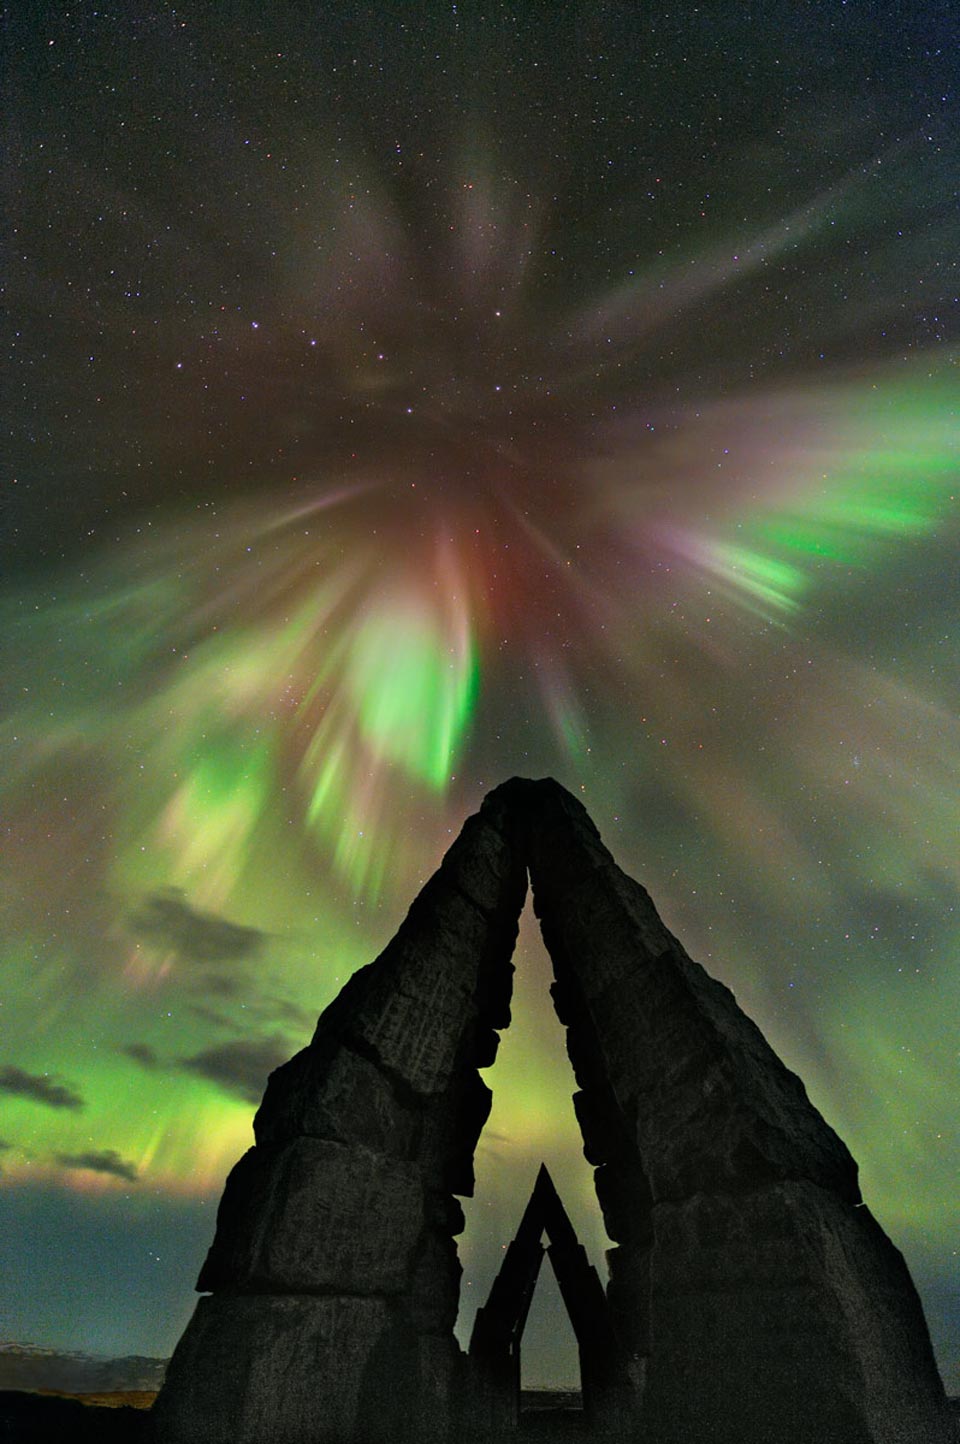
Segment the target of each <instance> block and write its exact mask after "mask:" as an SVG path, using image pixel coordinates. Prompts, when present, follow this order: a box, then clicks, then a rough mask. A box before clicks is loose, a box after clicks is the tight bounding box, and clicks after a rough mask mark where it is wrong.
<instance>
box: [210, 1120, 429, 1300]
mask: <svg viewBox="0 0 960 1444" xmlns="http://www.w3.org/2000/svg"><path fill="white" fill-rule="evenodd" d="M423 1226H424V1202H423V1187H422V1182H421V1177H420V1172H419V1170H418V1169H417V1167H416V1165H415V1164H412V1163H400V1162H397V1161H396V1160H395V1159H391V1158H386V1157H384V1155H383V1154H382V1153H374V1152H372V1151H371V1150H370V1149H368V1148H362V1147H355V1148H350V1147H348V1146H347V1145H346V1144H343V1143H330V1142H327V1141H325V1140H322V1139H318V1138H298V1139H295V1140H294V1141H293V1142H292V1143H286V1144H281V1145H279V1146H278V1147H273V1148H262V1147H257V1148H251V1149H250V1151H249V1152H248V1153H246V1154H244V1156H243V1158H241V1160H240V1162H239V1163H238V1164H237V1165H236V1167H235V1168H234V1169H233V1171H232V1172H231V1174H230V1176H229V1178H228V1179H227V1186H226V1188H225V1189H224V1193H223V1198H222V1200H221V1203H220V1209H219V1213H218V1216H217V1235H216V1240H215V1242H214V1245H213V1247H212V1248H211V1250H210V1253H209V1254H208V1256H207V1260H206V1262H205V1263H204V1266H203V1268H202V1270H201V1272H200V1278H199V1279H198V1281H197V1287H198V1289H211V1290H213V1291H214V1292H216V1291H217V1290H218V1289H229V1288H241V1289H245V1290H248V1291H262V1290H266V1291H269V1292H273V1293H283V1292H284V1291H286V1290H288V1289H289V1290H291V1291H292V1292H296V1293H332V1294H336V1293H357V1294H383V1295H385V1296H386V1295H389V1294H396V1293H400V1292H401V1291H402V1290H403V1289H405V1288H406V1287H407V1285H408V1284H409V1282H410V1278H411V1274H412V1272H413V1261H414V1254H415V1251H416V1249H417V1246H418V1243H419V1240H420V1236H421V1234H422V1232H423Z"/></svg>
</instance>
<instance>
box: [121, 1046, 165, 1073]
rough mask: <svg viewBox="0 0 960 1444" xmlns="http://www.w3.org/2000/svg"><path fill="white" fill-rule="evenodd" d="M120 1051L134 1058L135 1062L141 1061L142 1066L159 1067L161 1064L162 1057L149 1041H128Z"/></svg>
mask: <svg viewBox="0 0 960 1444" xmlns="http://www.w3.org/2000/svg"><path fill="white" fill-rule="evenodd" d="M120 1051H121V1053H125V1054H126V1055H127V1057H128V1058H132V1059H133V1061H134V1062H135V1063H139V1064H140V1066H141V1067H142V1068H158V1067H159V1066H160V1059H159V1057H158V1056H157V1054H156V1052H155V1050H154V1049H153V1048H151V1047H150V1044H149V1043H127V1044H126V1046H125V1047H123V1048H121V1050H120Z"/></svg>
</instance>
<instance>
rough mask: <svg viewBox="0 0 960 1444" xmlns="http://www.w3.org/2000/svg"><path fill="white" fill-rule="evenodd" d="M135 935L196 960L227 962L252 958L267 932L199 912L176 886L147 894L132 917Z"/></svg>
mask: <svg viewBox="0 0 960 1444" xmlns="http://www.w3.org/2000/svg"><path fill="white" fill-rule="evenodd" d="M128 926H129V928H130V931H131V932H132V933H133V935H134V936H135V937H137V938H139V939H141V940H142V941H144V942H146V943H148V944H150V945H152V946H155V947H162V948H166V949H168V950H169V951H170V952H174V953H176V954H177V955H178V956H179V957H181V958H183V959H186V960H188V961H191V962H195V963H225V962H230V961H238V960H240V959H245V958H252V957H254V956H255V955H256V954H257V953H258V952H259V951H260V948H261V946H262V944H263V940H264V937H265V934H264V933H262V932H261V931H260V930H259V929H258V928H248V927H242V926H241V925H240V924H239V923H231V922H228V921H227V919H226V918H221V917H217V916H216V915H215V914H214V913H202V912H198V911H197V910H196V909H195V908H192V907H191V906H190V904H189V903H188V902H186V901H185V899H184V898H183V896H182V894H181V893H180V892H178V891H177V890H176V889H174V888H170V889H168V890H167V891H166V892H160V893H154V894H152V895H151V896H150V897H148V898H146V899H145V900H144V902H143V903H142V904H141V906H140V907H139V908H138V909H137V911H136V912H135V913H134V914H133V916H132V917H131V918H130V920H129V924H128Z"/></svg>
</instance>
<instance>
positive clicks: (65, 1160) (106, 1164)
mask: <svg viewBox="0 0 960 1444" xmlns="http://www.w3.org/2000/svg"><path fill="white" fill-rule="evenodd" d="M54 1157H55V1158H56V1160H57V1162H58V1163H59V1164H60V1167H61V1168H70V1169H77V1170H83V1171H86V1170H89V1171H90V1172H91V1173H109V1174H112V1176H113V1177H114V1178H123V1179H125V1180H126V1182H127V1183H136V1182H137V1170H136V1169H135V1168H134V1166H133V1164H132V1163H128V1162H127V1160H126V1159H125V1158H121V1157H120V1154H119V1153H117V1151H116V1149H114V1148H102V1149H93V1150H91V1151H90V1152H89V1153H57V1154H55V1155H54Z"/></svg>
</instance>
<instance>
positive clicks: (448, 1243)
mask: <svg viewBox="0 0 960 1444" xmlns="http://www.w3.org/2000/svg"><path fill="white" fill-rule="evenodd" d="M512 830H513V824H512V819H511V818H510V816H509V814H508V812H507V810H506V809H505V807H504V805H503V803H502V802H498V801H496V800H492V801H490V802H489V803H487V804H486V805H485V806H484V808H483V810H482V812H481V813H480V814H478V815H477V816H475V817H472V818H470V819H469V820H468V822H467V824H466V825H465V827H464V829H463V831H462V833H461V835H460V837H459V838H458V840H457V842H456V843H455V844H454V845H453V847H452V848H451V849H450V851H449V852H448V853H447V855H446V857H445V858H444V860H443V863H442V865H441V867H440V869H439V871H438V872H437V873H436V874H435V876H434V877H433V878H431V880H430V881H429V882H428V883H427V885H426V887H425V888H424V889H423V891H422V892H421V893H420V895H419V897H418V898H417V899H416V901H415V902H414V904H413V906H412V907H411V909H410V913H409V915H408V916H407V918H406V920H405V922H404V923H403V924H402V926H401V928H400V930H399V932H398V933H397V936H396V937H395V938H394V939H393V941H392V942H391V943H390V944H389V945H388V946H387V948H386V949H385V950H384V952H383V953H382V954H381V956H380V957H379V958H378V959H377V960H376V961H375V962H374V963H371V964H370V965H369V966H368V967H366V968H363V969H361V970H360V972H358V973H357V974H355V975H354V976H353V977H352V978H351V979H350V981H349V982H348V983H347V985H346V986H345V987H344V989H343V990H342V992H341V993H340V995H339V997H338V998H337V999H336V1000H335V1001H334V1002H333V1003H332V1004H331V1005H330V1007H329V1008H327V1010H326V1011H325V1012H324V1014H323V1015H322V1016H321V1018H320V1021H319V1023H318V1024H317V1030H316V1034H315V1036H314V1038H313V1041H312V1043H311V1044H310V1046H309V1047H308V1048H306V1049H304V1050H303V1052H301V1053H298V1054H297V1055H296V1057H294V1058H292V1059H291V1060H290V1062H289V1063H287V1064H285V1065H284V1066H283V1067H282V1068H279V1069H277V1071H276V1072H275V1073H273V1074H272V1075H271V1078H270V1081H269V1084H268V1086H267V1091H266V1094H265V1096H264V1100H263V1103H262V1105H261V1107H260V1110H259V1112H258V1114H257V1117H256V1120H255V1123H254V1131H255V1137H256V1144H255V1146H254V1147H253V1148H252V1149H250V1151H249V1152H248V1153H247V1154H246V1155H245V1156H244V1157H243V1158H242V1159H241V1160H240V1162H239V1163H238V1164H237V1165H236V1167H235V1168H234V1169H233V1171H232V1173H231V1174H230V1177H229V1178H228V1180H227V1185H226V1188H225V1190H224V1194H223V1199H222V1201H221V1204H220V1209H219V1212H218V1215H217V1232H216V1237H215V1239H214V1241H213V1246H212V1247H211V1249H210V1252H209V1255H208V1257H207V1260H206V1263H205V1264H204V1266H203V1269H202V1271H201V1274H200V1279H199V1281H198V1288H199V1289H201V1290H203V1291H207V1290H209V1293H210V1296H209V1297H207V1298H204V1299H201V1301H200V1303H199V1304H198V1306H197V1310H196V1312H195V1314H194V1317H193V1319H192V1321H191V1323H190V1324H189V1325H188V1327H187V1330H186V1332H185V1334H184V1336H183V1338H182V1339H181V1341H180V1343H179V1345H178V1347H177V1350H176V1352H175V1354H174V1356H173V1359H172V1360H171V1363H170V1368H169V1371H168V1374H167V1380H166V1383H165V1385H164V1388H163V1390H162V1391H161V1394H160V1396H159V1398H158V1400H157V1403H156V1405H155V1407H154V1410H153V1420H154V1430H155V1435H156V1437H157V1439H158V1440H159V1441H161V1444H307V1441H309V1444H323V1441H329V1444H347V1441H355V1444H361V1441H363V1444H372V1441H380V1440H382V1441H383V1444H398V1441H404V1440H409V1441H416V1444H421V1441H424V1444H429V1441H431V1440H435V1441H441V1440H443V1441H446V1440H447V1439H448V1438H449V1437H450V1436H451V1433H452V1432H453V1430H454V1425H455V1419H456V1413H457V1408H458V1404H459V1400H460V1397H461V1393H462V1388H461V1386H462V1383H463V1369H464V1361H463V1359H462V1356H461V1354H460V1350H459V1349H458V1347H457V1345H456V1342H455V1340H454V1337H453V1325H454V1323H455V1321H456V1315H457V1305H458V1300H459V1287H460V1263H459V1259H458V1258H457V1252H456V1246H455V1244H454V1241H453V1235H454V1234H456V1233H458V1232H459V1231H460V1230H461V1229H462V1227H463V1213H462V1210H461V1209H460V1206H459V1204H458V1203H457V1202H456V1200H455V1198H454V1197H453V1195H454V1194H455V1193H460V1194H470V1193H472V1191H473V1154H474V1149H475V1147H476V1143H477V1139H478V1137H479V1135H480V1130H481V1129H482V1127H483V1124H484V1122H485V1121H486V1118H487V1114H488V1112H489V1108H490V1093H489V1090H488V1089H487V1088H486V1086H485V1085H484V1084H483V1082H482V1081H481V1079H480V1077H479V1075H478V1073H477V1068H478V1066H484V1065H487V1064H489V1063H490V1062H492V1061H493V1058H494V1056H495V1054H496V1048H497V1042H498V1037H497V1033H496V1032H495V1031H494V1030H495V1029H498V1028H503V1027H505V1026H506V1025H507V1023H508V1022H509V1021H510V1006H509V1005H510V994H511V989H512V973H513V967H512V964H511V962H510V958H511V955H512V953H513V947H514V943H515V941H516V935H517V926H518V919H519V915H520V911H521V909H522V906H523V900H524V897H525V894H526V870H525V867H524V864H523V861H522V859H520V858H519V856H518V855H517V854H516V850H515V848H514V847H513V844H512V841H511V834H512Z"/></svg>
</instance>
